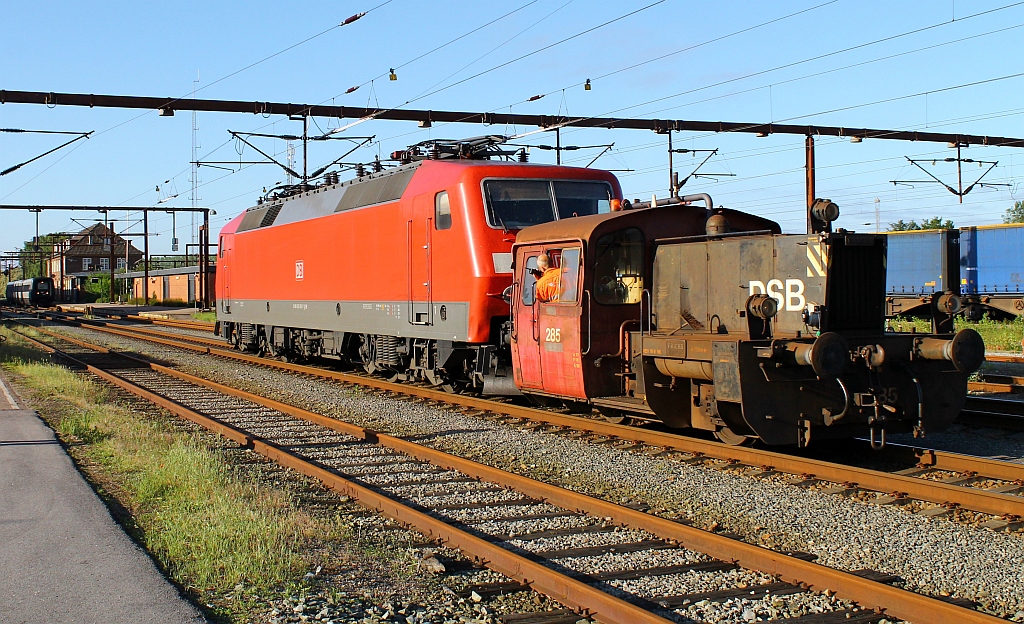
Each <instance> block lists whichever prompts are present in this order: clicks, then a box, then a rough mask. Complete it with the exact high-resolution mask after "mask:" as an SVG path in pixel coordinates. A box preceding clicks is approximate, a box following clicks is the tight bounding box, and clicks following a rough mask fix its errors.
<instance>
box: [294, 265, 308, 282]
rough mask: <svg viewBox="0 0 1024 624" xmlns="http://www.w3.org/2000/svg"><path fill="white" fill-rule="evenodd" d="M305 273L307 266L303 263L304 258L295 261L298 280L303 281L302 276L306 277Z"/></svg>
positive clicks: (296, 278)
mask: <svg viewBox="0 0 1024 624" xmlns="http://www.w3.org/2000/svg"><path fill="white" fill-rule="evenodd" d="M305 273H306V269H305V266H304V265H303V262H302V260H296V261H295V280H296V281H301V280H302V278H303V277H305Z"/></svg>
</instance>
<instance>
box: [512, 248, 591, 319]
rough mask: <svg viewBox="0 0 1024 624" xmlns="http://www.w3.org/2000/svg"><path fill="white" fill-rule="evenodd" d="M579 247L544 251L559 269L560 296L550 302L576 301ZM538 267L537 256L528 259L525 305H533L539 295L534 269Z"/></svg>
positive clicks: (524, 289) (552, 263)
mask: <svg viewBox="0 0 1024 624" xmlns="http://www.w3.org/2000/svg"><path fill="white" fill-rule="evenodd" d="M580 252H581V250H580V248H579V247H567V248H565V249H548V250H547V251H545V252H544V253H546V254H547V255H548V258H550V259H551V266H553V267H554V268H555V269H556V270H558V271H559V274H558V293H559V294H558V298H557V299H554V300H552V301H550V302H549V303H576V295H577V291H578V290H579V288H578V284H579V278H580V255H581V253H580ZM536 268H537V256H530V257H529V258H527V259H526V272H525V273H524V275H523V295H522V299H523V305H528V306H530V305H533V302H534V300H535V299H536V296H537V290H536V286H537V277H536V276H535V275H534V274H533V271H534V270H535V269H536Z"/></svg>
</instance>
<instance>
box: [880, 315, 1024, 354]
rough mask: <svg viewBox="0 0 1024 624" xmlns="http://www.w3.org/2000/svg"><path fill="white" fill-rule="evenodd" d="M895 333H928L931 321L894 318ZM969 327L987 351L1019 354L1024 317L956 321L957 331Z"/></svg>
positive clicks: (892, 324)
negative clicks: (914, 331)
mask: <svg viewBox="0 0 1024 624" xmlns="http://www.w3.org/2000/svg"><path fill="white" fill-rule="evenodd" d="M889 325H890V327H892V328H893V329H894V330H896V331H911V328H914V329H916V330H917V331H918V332H924V333H927V332H930V331H931V327H932V324H931V321H930V320H929V319H920V318H903V317H896V318H894V319H893V320H892V321H891V322H890V323H889ZM967 327H970V328H971V329H974V330H976V331H977V332H978V333H979V334H981V337H982V339H984V340H985V347H986V349H987V350H989V351H1007V352H1011V353H1020V352H1021V339H1024V317H1017V318H1016V319H1014V320H1012V321H993V320H991V319H982V320H980V321H978V322H977V323H972V322H970V321H965V320H963V319H957V320H956V328H957V330H961V329H964V328H967Z"/></svg>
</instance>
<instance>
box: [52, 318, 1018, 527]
mask: <svg viewBox="0 0 1024 624" xmlns="http://www.w3.org/2000/svg"><path fill="white" fill-rule="evenodd" d="M72 322H74V321H72ZM90 328H91V329H93V330H95V331H99V332H105V333H111V334H114V335H120V336H124V337H127V338H136V339H141V340H147V341H151V342H155V343H157V344H163V345H167V346H172V347H177V348H182V349H187V350H191V351H194V352H198V353H205V354H209V355H214V356H218V357H225V358H229V359H233V360H238V361H243V362H249V363H252V364H257V365H261V366H268V367H272V368H278V369H282V370H287V371H291V372H295V373H300V374H304V375H312V376H316V377H321V378H325V379H332V380H335V381H339V382H342V383H349V384H356V385H361V386H366V387H370V388H374V389H377V390H383V391H388V392H394V393H396V394H406V395H410V396H416V397H420V398H424V399H428V400H432V401H438V402H442V403H449V404H453V405H459V406H462V407H469V408H474V409H479V410H482V411H487V412H500V413H502V414H505V415H508V416H512V417H517V418H523V419H527V420H532V421H534V422H542V423H545V424H548V425H551V426H555V427H564V428H569V429H576V430H583V431H588V432H590V433H593V434H597V435H601V436H605V437H608V438H618V439H622V440H631V441H635V442H641V443H643V444H647V445H650V446H657V447H661V448H665V449H668V450H673V451H681V452H685V453H689V454H692V455H696V456H701V457H706V458H708V459H716V460H722V461H726V462H739V463H742V464H746V465H750V466H758V467H762V468H763V469H764V470H765V471H778V472H787V473H791V474H796V475H801V476H803V477H804V478H805V479H808V480H811V479H816V480H820V481H827V482H831V483H839V484H846V485H847V487H849V488H853V487H858V488H861V489H866V490H873V491H876V492H882V493H886V494H894V495H896V497H897V498H910V499H916V500H921V501H925V502H929V503H935V504H938V505H942V506H945V507H963V508H966V509H970V510H972V511H977V512H981V513H985V514H990V515H994V516H1001V517H1013V518H1021V517H1024V497H1022V496H1015V495H1012V494H1005V493H1000V492H991V491H986V490H981V489H977V488H970V487H965V486H961V485H953V484H948V483H942V482H939V481H932V480H928V479H921V478H916V477H912V476H905V475H899V474H892V473H887V472H882V471H877V470H871V469H868V468H859V467H856V466H844V465H841V464H835V463H831V462H827V461H822V460H817V459H810V458H804V457H797V456H793V455H787V454H784V453H779V452H776V451H768V450H762V449H754V448H747V447H741V446H728V445H725V444H721V443H717V442H711V441H707V440H699V439H696V438H691V437H687V436H680V435H676V434H671V433H663V432H658V431H649V430H645V429H640V428H637V427H630V426H628V425H616V424H613V423H606V422H600V421H597V420H593V419H589V418H581V417H578V416H567V415H563V414H555V413H552V412H547V411H544V410H539V409H534V408H530V407H521V406H517V405H509V404H504V403H496V402H494V401H491V400H488V399H484V398H480V397H474V396H468V395H461V394H451V393H448V392H445V391H443V390H434V389H431V388H423V387H417V386H411V385H404V384H398V383H393V382H389V381H384V380H382V379H374V378H372V377H363V376H359V375H352V374H349V373H341V372H337V371H330V370H325V369H320V368H316V367H311V366H305V365H301V364H291V363H287V362H278V361H274V360H268V359H267V358H261V357H258V356H254V355H248V354H245V353H239V352H237V351H234V350H229V349H225V348H217V347H212V346H199V345H196V344H189V343H188V342H183V341H182V340H178V339H176V338H175V339H169V338H161V337H155V336H152V337H147V336H140V335H135V334H133V333H132V332H131V331H127V330H121V329H114V328H111V327H95V326H90ZM189 339H191V337H185V338H184V340H189ZM204 340H205V339H204ZM931 453H932V454H933V456H934V457H938V456H939V453H940V452H939V451H931ZM943 455H944V456H945V455H950V456H951V455H954V454H943ZM928 457H929V456H923V459H928ZM959 458H960V459H957V460H953V459H952V458H950V461H957V462H959V463H960V464H969V463H971V462H972V461H973V460H972V459H971V458H970V456H966V455H961V456H959ZM1003 463H1006V462H1003ZM978 465H979V466H981V465H984V466H988V465H990V464H989V463H986V462H980V463H978ZM1014 466H1015V464H1008V466H1007V467H1005V468H1003V470H1005V471H1009V472H1012V473H1013V474H1014V475H1015V476H1014V477H1013V478H1012V480H1020V479H1024V474H1020V473H1019V472H1017V470H1018V469H1017V468H1014ZM973 470H974V471H975V472H979V470H978V468H977V467H976V468H974V469H973ZM992 476H993V478H1001V477H995V475H992Z"/></svg>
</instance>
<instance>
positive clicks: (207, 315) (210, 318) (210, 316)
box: [192, 312, 217, 323]
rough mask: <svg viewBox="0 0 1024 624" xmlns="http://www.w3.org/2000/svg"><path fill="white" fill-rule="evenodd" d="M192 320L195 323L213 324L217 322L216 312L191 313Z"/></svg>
mask: <svg viewBox="0 0 1024 624" xmlns="http://www.w3.org/2000/svg"><path fill="white" fill-rule="evenodd" d="M192 318H194V319H196V320H197V321H206V322H207V323H215V322H217V313H216V312H193V313H192Z"/></svg>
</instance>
